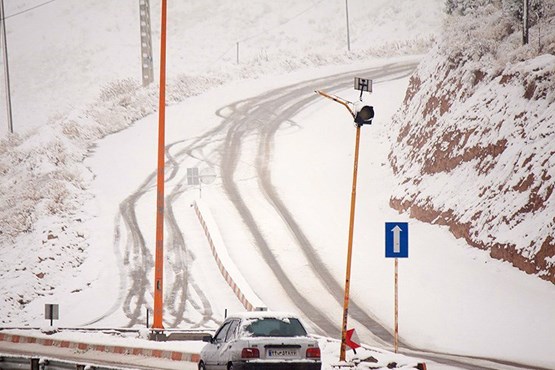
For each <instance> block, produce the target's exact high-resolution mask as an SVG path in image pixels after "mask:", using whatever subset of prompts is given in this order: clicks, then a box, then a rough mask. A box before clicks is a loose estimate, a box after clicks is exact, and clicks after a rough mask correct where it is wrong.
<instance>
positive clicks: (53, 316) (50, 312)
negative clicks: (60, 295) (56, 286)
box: [44, 303, 60, 326]
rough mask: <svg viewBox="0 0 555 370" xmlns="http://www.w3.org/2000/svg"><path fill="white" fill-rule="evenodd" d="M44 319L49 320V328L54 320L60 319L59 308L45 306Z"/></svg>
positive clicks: (53, 305) (57, 306)
mask: <svg viewBox="0 0 555 370" xmlns="http://www.w3.org/2000/svg"><path fill="white" fill-rule="evenodd" d="M44 319H45V320H50V326H52V325H53V324H54V320H59V319H60V306H59V305H57V304H48V303H47V304H45V305H44Z"/></svg>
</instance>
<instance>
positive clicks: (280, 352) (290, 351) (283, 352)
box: [267, 348, 298, 358]
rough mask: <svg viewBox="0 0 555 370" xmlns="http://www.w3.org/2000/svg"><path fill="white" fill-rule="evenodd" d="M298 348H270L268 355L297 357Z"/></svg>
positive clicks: (272, 356) (273, 356)
mask: <svg viewBox="0 0 555 370" xmlns="http://www.w3.org/2000/svg"><path fill="white" fill-rule="evenodd" d="M297 353H298V352H297V350H296V349H294V348H284V349H281V348H280V349H268V351H267V357H271V358H295V357H297Z"/></svg>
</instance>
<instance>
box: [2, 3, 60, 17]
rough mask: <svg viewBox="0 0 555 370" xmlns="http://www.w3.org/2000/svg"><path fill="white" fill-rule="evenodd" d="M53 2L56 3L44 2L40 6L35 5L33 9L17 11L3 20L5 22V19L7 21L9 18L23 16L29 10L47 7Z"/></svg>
mask: <svg viewBox="0 0 555 370" xmlns="http://www.w3.org/2000/svg"><path fill="white" fill-rule="evenodd" d="M54 1H56V0H48V1H45V2H43V3H40V4H38V5H35V6H33V7H30V8H27V9H24V10H21V11H19V12H17V13H14V14H10V15H8V16H6V17H4V18H3V20H6V19H9V18H12V17H15V16H18V15H21V14H23V13H27V12H30V11H31V10H35V9H37V8H40V7H42V6H45V5H48V4H50V3H53V2H54Z"/></svg>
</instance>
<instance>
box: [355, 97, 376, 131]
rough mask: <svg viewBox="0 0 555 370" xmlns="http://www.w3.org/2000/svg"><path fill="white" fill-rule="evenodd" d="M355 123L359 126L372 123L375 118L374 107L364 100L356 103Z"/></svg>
mask: <svg viewBox="0 0 555 370" xmlns="http://www.w3.org/2000/svg"><path fill="white" fill-rule="evenodd" d="M354 108H355V123H356V124H357V126H362V125H371V124H372V119H373V118H374V107H373V106H371V105H365V104H363V103H362V102H358V103H355V106H354Z"/></svg>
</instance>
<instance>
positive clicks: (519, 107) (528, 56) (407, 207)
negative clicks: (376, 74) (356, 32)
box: [390, 6, 555, 283]
mask: <svg viewBox="0 0 555 370" xmlns="http://www.w3.org/2000/svg"><path fill="white" fill-rule="evenodd" d="M554 20H555V11H553V10H552V12H551V13H550V17H547V20H545V21H544V22H542V25H541V26H542V27H543V29H542V30H541V32H542V34H543V35H547V36H543V39H542V40H541V43H542V48H541V51H538V46H537V45H538V44H537V43H538V40H537V39H536V40H534V39H533V36H534V35H536V37H537V34H538V32H539V31H538V25H536V26H535V27H533V28H532V29H531V31H530V35H532V41H531V44H530V45H527V46H521V45H520V30H519V29H518V25H514V24H513V23H512V22H511V20H510V19H508V18H507V16H506V14H504V13H503V12H502V10H501V9H497V8H496V7H494V6H489V7H487V8H486V9H485V10H484V9H482V10H481V13H480V15H479V14H474V13H473V14H470V15H468V16H460V17H453V18H452V19H451V20H449V22H450V23H449V24H448V27H446V29H448V30H449V31H448V32H447V34H446V35H445V36H444V39H443V40H442V41H441V42H440V43H439V45H437V46H436V47H435V48H434V50H433V52H432V53H430V54H429V55H428V56H427V57H426V59H425V60H424V61H423V62H422V63H421V65H420V66H419V68H418V70H417V71H416V72H415V73H414V75H413V76H412V77H411V79H410V85H409V88H408V90H407V93H406V97H405V100H404V104H403V107H402V108H401V109H400V111H399V112H398V113H397V114H396V116H395V117H394V122H393V125H394V129H393V130H392V132H391V139H392V140H391V142H392V143H393V144H392V148H391V154H390V162H391V164H392V166H393V169H394V171H395V174H396V177H397V179H398V183H399V185H398V187H397V188H396V189H395V191H394V193H393V195H392V197H391V200H390V204H391V205H392V207H394V208H395V209H397V210H399V211H403V212H404V211H406V212H409V213H410V215H411V216H412V217H415V218H417V219H420V220H423V221H426V222H430V223H435V224H443V225H448V226H449V228H450V230H451V232H452V233H453V234H454V235H455V236H456V237H462V238H465V240H466V241H467V242H468V243H469V244H470V245H473V246H475V247H478V248H480V249H485V250H489V252H490V254H491V256H492V257H494V258H497V259H501V260H504V261H508V262H511V263H512V264H513V265H514V266H515V267H517V268H519V269H521V270H523V271H525V272H527V273H529V274H537V275H538V276H539V277H541V278H542V279H545V280H548V281H551V282H554V283H555V264H554V255H555V231H554V230H555V217H554V215H555V195H554V194H553V191H554V188H555V56H554V55H553V54H554V52H555V22H554ZM545 28H547V30H546V29H545Z"/></svg>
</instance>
